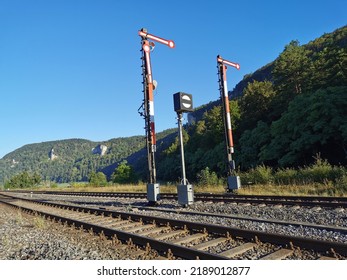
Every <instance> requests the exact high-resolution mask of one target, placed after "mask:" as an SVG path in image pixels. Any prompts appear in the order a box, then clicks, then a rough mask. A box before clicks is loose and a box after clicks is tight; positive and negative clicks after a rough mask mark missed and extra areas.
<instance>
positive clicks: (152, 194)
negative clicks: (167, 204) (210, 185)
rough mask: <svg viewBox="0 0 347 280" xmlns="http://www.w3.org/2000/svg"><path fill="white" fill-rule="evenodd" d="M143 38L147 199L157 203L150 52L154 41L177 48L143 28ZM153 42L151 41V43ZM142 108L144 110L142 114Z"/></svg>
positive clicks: (157, 186) (170, 42) (157, 188)
mask: <svg viewBox="0 0 347 280" xmlns="http://www.w3.org/2000/svg"><path fill="white" fill-rule="evenodd" d="M138 34H139V36H140V37H141V45H142V49H141V51H142V57H141V60H142V66H141V67H142V78H143V82H142V83H143V93H144V100H143V104H142V105H141V107H140V108H139V113H140V115H141V116H143V117H144V119H145V130H146V145H147V158H148V170H149V180H148V181H149V182H148V184H147V198H148V200H149V201H150V202H156V201H157V200H158V199H159V184H157V183H156V168H155V158H154V155H155V151H156V137H155V124H154V100H153V90H154V89H155V87H156V85H157V82H156V81H155V80H153V76H152V67H151V57H150V52H151V51H152V50H153V48H154V46H155V44H154V42H152V41H155V42H158V43H161V44H164V45H167V46H168V47H170V48H174V47H175V43H174V42H173V41H172V40H166V39H163V38H160V37H157V36H154V35H152V34H149V33H148V32H147V29H145V28H142V29H141V30H140V31H139V32H138ZM149 40H151V41H149ZM141 108H142V109H143V111H142V112H140V110H141Z"/></svg>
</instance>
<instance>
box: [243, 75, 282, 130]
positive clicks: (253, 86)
mask: <svg viewBox="0 0 347 280" xmlns="http://www.w3.org/2000/svg"><path fill="white" fill-rule="evenodd" d="M275 94H276V93H275V90H274V88H273V84H272V83H271V82H269V81H263V82H258V81H253V82H252V83H248V85H247V87H246V88H245V89H244V90H243V96H242V98H241V100H240V109H241V115H242V120H241V124H240V127H241V129H242V128H247V129H251V128H253V127H254V126H255V125H256V124H257V122H258V121H265V122H268V120H269V110H270V104H271V101H272V100H273V97H274V96H275Z"/></svg>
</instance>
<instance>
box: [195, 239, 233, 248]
mask: <svg viewBox="0 0 347 280" xmlns="http://www.w3.org/2000/svg"><path fill="white" fill-rule="evenodd" d="M227 240H228V239H227V238H225V237H220V238H217V239H212V240H210V241H206V242H203V243H200V244H197V245H195V246H193V247H192V248H194V249H196V250H206V249H208V248H210V247H213V246H217V245H219V244H222V243H224V242H225V241H227Z"/></svg>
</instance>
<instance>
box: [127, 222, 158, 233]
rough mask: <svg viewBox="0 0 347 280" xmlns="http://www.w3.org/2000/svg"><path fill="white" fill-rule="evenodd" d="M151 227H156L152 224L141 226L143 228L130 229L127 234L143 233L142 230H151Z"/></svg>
mask: <svg viewBox="0 0 347 280" xmlns="http://www.w3.org/2000/svg"><path fill="white" fill-rule="evenodd" d="M153 227H156V226H155V225H153V224H147V225H143V226H140V227H136V228H134V229H130V230H129V232H130V233H134V232H137V231H143V230H146V229H150V228H153Z"/></svg>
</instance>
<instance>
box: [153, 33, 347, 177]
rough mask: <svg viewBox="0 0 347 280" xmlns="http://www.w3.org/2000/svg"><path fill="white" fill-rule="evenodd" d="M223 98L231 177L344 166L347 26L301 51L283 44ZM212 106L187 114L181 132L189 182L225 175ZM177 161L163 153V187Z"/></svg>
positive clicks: (215, 105) (216, 109) (173, 150)
mask: <svg viewBox="0 0 347 280" xmlns="http://www.w3.org/2000/svg"><path fill="white" fill-rule="evenodd" d="M240 93H242V94H240ZM230 95H231V99H232V101H230V111H231V122H232V127H233V138H234V143H235V154H234V158H235V160H236V165H237V167H238V168H239V169H241V170H245V169H249V168H252V167H256V166H259V165H266V166H271V167H273V168H287V167H291V168H298V167H301V166H307V165H310V164H311V163H313V162H314V160H315V158H317V157H320V158H323V159H324V160H327V161H328V162H329V163H330V164H335V165H346V164H347V109H346V108H347V26H344V27H342V28H339V29H337V30H335V31H334V32H332V33H328V34H324V35H323V36H322V37H320V38H318V39H315V40H313V41H311V42H310V43H308V44H306V45H302V46H301V45H300V42H298V41H296V40H293V41H291V42H290V43H289V44H288V45H286V46H284V50H283V52H282V53H281V54H280V55H279V56H278V58H277V59H276V60H275V61H273V62H270V63H269V64H267V65H266V66H264V67H262V68H261V69H259V70H257V71H256V72H254V73H253V74H249V75H247V76H245V77H244V79H243V80H242V81H241V82H240V83H239V84H238V85H236V87H235V89H234V90H233V91H232V92H230ZM219 104H220V103H219V102H218V101H214V102H211V103H209V104H207V105H205V106H202V107H201V108H198V109H197V110H196V111H195V112H193V113H192V114H191V119H193V120H194V119H195V123H194V125H191V126H190V127H189V128H188V129H187V134H186V164H187V174H191V175H190V178H191V179H193V180H194V178H195V177H194V176H196V175H197V174H199V172H200V171H201V170H203V169H204V168H206V167H209V169H210V170H211V171H215V172H216V173H217V174H218V175H220V176H225V174H226V173H225V167H226V164H225V161H226V160H225V158H226V156H225V144H224V134H223V121H222V119H221V107H220V106H219ZM177 154H178V146H177V143H174V144H173V145H172V146H171V147H170V148H169V149H167V150H166V151H165V152H164V154H163V156H162V158H161V159H162V161H161V164H160V165H159V168H158V174H161V175H162V176H163V179H166V180H170V179H173V178H177V177H178V176H179V169H177V164H176V162H177Z"/></svg>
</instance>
